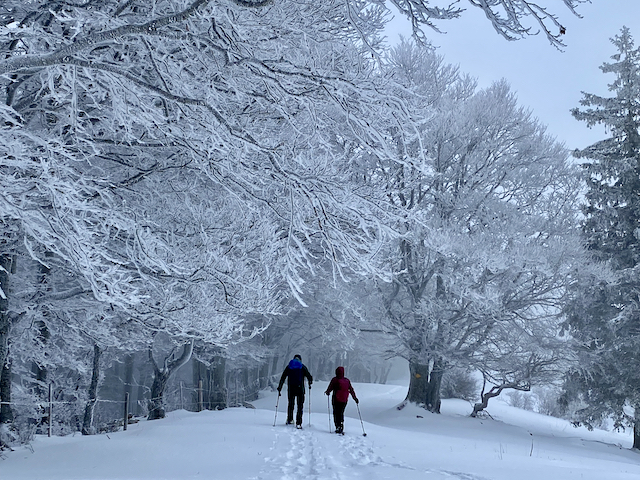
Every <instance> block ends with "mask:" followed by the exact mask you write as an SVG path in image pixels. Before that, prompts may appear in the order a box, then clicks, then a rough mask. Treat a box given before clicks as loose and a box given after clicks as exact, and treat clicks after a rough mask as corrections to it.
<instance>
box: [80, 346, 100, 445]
mask: <svg viewBox="0 0 640 480" xmlns="http://www.w3.org/2000/svg"><path fill="white" fill-rule="evenodd" d="M101 353H102V352H101V351H100V347H99V346H98V344H94V345H93V371H92V373H91V385H89V400H88V401H87V405H86V406H85V408H84V420H83V422H82V434H83V435H93V434H94V433H95V428H94V426H93V414H94V411H95V407H96V402H97V401H98V382H99V380H100V354H101Z"/></svg>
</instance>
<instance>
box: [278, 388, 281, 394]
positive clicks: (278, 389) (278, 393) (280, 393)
mask: <svg viewBox="0 0 640 480" xmlns="http://www.w3.org/2000/svg"><path fill="white" fill-rule="evenodd" d="M280 390H282V389H281V388H279V389H278V396H281V395H282V392H280Z"/></svg>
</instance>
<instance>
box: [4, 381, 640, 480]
mask: <svg viewBox="0 0 640 480" xmlns="http://www.w3.org/2000/svg"><path fill="white" fill-rule="evenodd" d="M325 388H326V383H323V382H317V383H316V384H314V388H313V390H312V395H311V407H312V408H311V410H312V414H311V425H310V426H309V415H308V412H305V417H304V427H305V428H304V429H303V430H296V429H295V428H292V427H290V426H285V425H284V421H285V412H284V410H285V408H286V405H285V404H286V397H285V396H283V397H282V398H281V401H280V407H279V411H278V416H277V424H276V426H275V427H274V426H273V423H274V418H275V404H276V395H275V394H273V393H271V392H265V393H264V396H263V397H262V398H261V399H260V400H258V401H256V402H254V405H255V406H256V409H244V408H242V409H227V410H223V411H220V412H201V413H191V412H185V411H178V412H172V413H170V414H169V415H168V417H167V418H166V419H164V420H158V421H153V422H146V421H141V422H140V423H137V424H135V425H131V426H130V427H129V430H128V431H126V432H117V433H112V434H109V435H98V436H93V437H82V436H80V435H76V436H69V437H64V438H50V439H49V438H46V437H39V438H37V439H36V440H35V441H34V442H33V444H32V446H31V448H26V447H25V448H20V449H18V450H16V451H14V452H5V453H4V458H3V459H2V460H0V479H2V480H26V479H29V480H35V479H42V480H78V479H92V480H97V479H105V480H106V479H110V480H141V479H145V480H146V479H149V480H151V479H154V480H164V479H166V480H169V479H171V480H174V479H180V480H183V479H220V480H233V479H243V480H250V479H256V480H257V479H261V480H275V479H283V480H284V479H291V480H293V479H332V480H333V479H366V480H377V479H394V480H414V479H415V480H418V479H420V480H425V479H428V480H445V479H446V480H456V479H461V480H512V479H518V480H540V479H542V480H555V479H560V480H565V479H566V480H573V479H576V480H577V479H582V480H632V479H633V480H638V479H640V454H638V453H637V452H634V451H631V450H629V447H630V444H631V437H630V434H629V433H626V434H624V433H611V432H604V431H593V432H589V431H587V430H585V429H576V428H574V427H572V426H570V425H569V424H568V423H567V422H565V421H562V420H558V419H554V418H549V417H545V416H542V415H537V414H534V413H530V412H525V411H522V410H518V409H514V408H512V407H508V406H506V405H504V404H502V403H501V402H499V401H497V402H494V404H493V405H490V407H489V412H490V413H491V415H492V417H493V419H483V420H479V419H472V418H469V417H468V416H467V415H468V413H469V411H470V409H471V407H470V406H469V404H467V403H466V402H462V401H456V400H445V401H444V402H443V414H442V415H433V414H430V413H428V412H426V411H424V410H421V409H419V408H416V407H413V406H408V407H406V408H404V409H403V410H401V411H398V410H397V409H396V408H395V406H396V405H397V404H398V403H400V402H401V401H402V399H403V397H404V395H405V394H406V387H402V386H393V385H391V386H385V385H369V384H356V385H355V389H356V392H357V394H358V396H359V398H360V407H361V413H362V417H363V420H364V424H363V425H361V423H360V420H359V418H358V411H357V409H356V405H355V404H354V403H353V402H349V405H348V407H347V411H346V415H347V417H348V418H347V419H346V422H345V431H346V435H345V436H338V435H335V434H330V433H329V426H330V417H329V412H328V402H327V397H326V396H324V395H323V393H322V392H323V391H324V389H325ZM363 426H364V431H366V433H367V436H363Z"/></svg>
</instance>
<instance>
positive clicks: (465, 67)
mask: <svg viewBox="0 0 640 480" xmlns="http://www.w3.org/2000/svg"><path fill="white" fill-rule="evenodd" d="M592 2H593V3H591V4H584V5H581V6H580V7H579V8H578V12H579V13H580V14H581V15H582V18H578V17H576V16H574V15H573V14H572V13H571V12H570V11H569V10H568V9H567V8H566V7H565V6H564V4H563V3H562V2H561V1H560V0H556V1H550V0H547V1H545V2H543V3H544V5H546V6H549V5H550V7H549V10H552V11H553V13H556V14H557V15H558V16H559V19H560V23H561V24H562V25H564V26H565V27H566V35H564V42H565V43H566V44H567V46H566V48H564V51H562V52H561V51H558V50H557V49H556V48H555V47H553V46H552V45H551V44H550V43H549V41H548V40H547V39H546V38H545V37H544V36H543V35H542V34H538V35H536V36H533V37H528V38H525V39H522V40H518V41H515V42H509V41H506V40H504V38H503V37H501V36H500V35H498V34H497V33H496V32H495V30H493V27H492V26H491V24H490V23H489V22H488V21H487V20H486V18H485V17H484V14H483V13H482V12H481V11H480V10H479V9H478V8H475V7H472V6H471V4H469V3H468V2H466V1H465V2H461V3H460V5H462V6H464V8H466V9H467V10H466V12H465V13H464V14H463V16H462V18H461V19H458V20H447V21H442V22H440V23H439V24H438V25H439V26H440V28H441V30H442V31H444V32H446V33H444V34H440V33H437V32H435V31H431V30H429V31H427V32H426V33H427V35H428V36H429V37H430V39H431V42H432V43H433V45H435V46H437V47H439V48H438V51H439V52H440V53H441V54H442V55H444V57H445V59H446V61H447V62H448V63H453V64H457V65H459V66H460V69H461V70H462V71H463V72H466V73H469V74H471V75H472V76H474V77H476V78H477V79H478V80H479V82H480V86H487V85H490V84H491V82H493V81H495V80H499V79H500V78H506V79H507V81H508V82H509V83H510V84H511V87H512V89H513V90H514V91H515V92H516V94H517V96H518V99H519V101H520V104H521V105H523V106H526V107H528V108H530V109H531V110H532V111H533V113H534V115H535V116H536V117H538V118H539V119H540V121H541V122H542V123H543V124H545V125H547V126H548V132H549V133H550V134H552V135H554V136H555V137H556V138H557V139H558V140H559V141H561V142H564V143H565V144H566V146H567V147H568V148H570V149H574V148H584V147H586V146H588V145H590V144H592V143H594V142H595V141H597V140H600V139H602V138H604V136H605V134H604V130H603V129H602V128H597V127H596V128H593V129H588V128H587V126H586V124H585V123H584V122H578V121H577V120H575V119H574V118H573V117H572V116H571V113H570V109H571V108H574V107H578V106H580V105H579V101H580V99H581V98H582V94H581V92H582V91H584V92H588V93H594V94H598V95H603V96H609V95H610V93H609V91H608V87H607V85H608V84H609V83H611V82H612V81H613V79H614V76H613V74H606V75H605V74H604V73H602V71H601V70H600V68H599V67H600V65H602V63H603V62H605V61H610V57H611V55H613V54H615V53H616V50H615V47H614V46H613V45H612V44H611V41H610V38H612V37H613V36H614V35H617V34H619V33H620V29H621V28H622V26H623V25H626V26H627V27H629V29H630V30H631V34H632V35H633V38H634V40H635V44H636V46H639V45H640V0H592ZM399 34H402V35H404V36H405V37H408V36H409V35H410V31H408V25H407V23H406V22H404V21H401V20H400V19H399V18H396V19H395V20H393V21H392V22H391V24H390V26H389V29H388V37H389V38H388V39H389V41H390V42H392V41H397V39H398V35H399Z"/></svg>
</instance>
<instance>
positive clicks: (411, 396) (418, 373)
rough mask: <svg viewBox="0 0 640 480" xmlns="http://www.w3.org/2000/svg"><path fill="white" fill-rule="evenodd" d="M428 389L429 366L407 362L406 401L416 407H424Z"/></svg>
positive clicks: (413, 361)
mask: <svg viewBox="0 0 640 480" xmlns="http://www.w3.org/2000/svg"><path fill="white" fill-rule="evenodd" d="M428 387H429V365H424V364H421V363H418V362H417V361H415V360H410V361H409V391H408V392H407V398H406V399H405V400H406V401H409V402H411V403H416V404H418V405H426V402H427V390H428Z"/></svg>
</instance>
